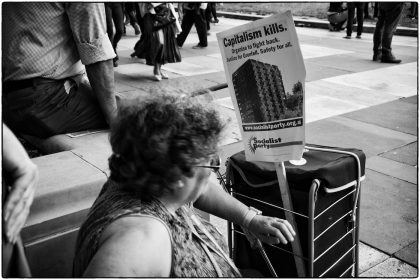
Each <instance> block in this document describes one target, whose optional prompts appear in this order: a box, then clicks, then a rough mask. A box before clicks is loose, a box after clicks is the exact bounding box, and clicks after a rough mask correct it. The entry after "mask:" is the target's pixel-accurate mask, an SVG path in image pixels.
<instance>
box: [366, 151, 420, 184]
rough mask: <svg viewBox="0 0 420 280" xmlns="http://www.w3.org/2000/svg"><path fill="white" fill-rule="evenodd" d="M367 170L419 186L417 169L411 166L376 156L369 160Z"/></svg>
mask: <svg viewBox="0 0 420 280" xmlns="http://www.w3.org/2000/svg"><path fill="white" fill-rule="evenodd" d="M366 168H369V169H370V170H374V171H376V172H379V173H382V174H386V175H388V176H391V177H394V178H397V179H400V180H403V181H407V182H409V183H412V184H417V168H416V167H414V166H411V165H407V164H404V163H400V162H397V161H393V160H390V159H387V158H383V157H380V156H374V157H370V158H368V159H367V162H366Z"/></svg>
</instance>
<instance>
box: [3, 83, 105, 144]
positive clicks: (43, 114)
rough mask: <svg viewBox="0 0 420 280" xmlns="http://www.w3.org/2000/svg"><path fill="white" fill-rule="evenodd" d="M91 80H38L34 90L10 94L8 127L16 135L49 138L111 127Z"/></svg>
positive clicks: (4, 100)
mask: <svg viewBox="0 0 420 280" xmlns="http://www.w3.org/2000/svg"><path fill="white" fill-rule="evenodd" d="M92 96H93V93H92V88H91V87H90V84H89V82H88V81H87V79H84V80H83V82H82V83H81V84H79V86H77V85H76V82H75V81H73V80H72V79H66V80H59V81H55V80H47V79H34V83H33V87H29V88H25V89H22V90H18V91H15V92H11V93H8V94H6V96H5V97H3V102H4V103H3V104H4V106H6V107H7V108H8V111H7V112H4V118H5V122H6V124H8V123H9V124H11V125H12V127H13V128H11V129H12V130H14V132H17V133H23V134H28V135H33V136H37V137H41V138H47V137H50V136H53V135H56V134H62V133H69V132H75V131H83V130H87V129H103V128H106V127H108V125H107V123H106V121H105V117H104V115H103V113H102V110H101V109H100V107H99V104H98V102H97V101H96V99H94V98H93V97H92Z"/></svg>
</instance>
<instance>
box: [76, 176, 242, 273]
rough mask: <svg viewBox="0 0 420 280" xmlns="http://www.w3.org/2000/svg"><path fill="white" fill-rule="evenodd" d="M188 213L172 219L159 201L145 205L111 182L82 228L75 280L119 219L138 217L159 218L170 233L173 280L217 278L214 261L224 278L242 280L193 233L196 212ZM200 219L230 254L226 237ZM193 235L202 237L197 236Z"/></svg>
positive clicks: (180, 211)
mask: <svg viewBox="0 0 420 280" xmlns="http://www.w3.org/2000/svg"><path fill="white" fill-rule="evenodd" d="M185 209H187V208H186V207H185V208H183V209H178V210H177V211H176V212H175V215H172V214H171V213H169V212H168V210H167V209H166V208H165V206H164V205H163V204H162V203H161V202H160V201H158V200H157V199H152V200H151V201H142V200H141V199H139V198H138V197H135V196H134V195H133V194H131V193H129V192H127V191H124V190H122V189H121V188H120V187H118V185H117V184H116V183H115V182H112V181H111V180H109V181H108V182H107V183H105V185H104V186H103V188H102V190H101V193H100V194H99V196H98V198H97V199H96V201H95V202H94V204H93V206H92V208H91V209H90V212H89V214H88V217H87V220H86V221H85V222H84V223H83V225H82V226H81V228H80V231H79V235H78V238H77V243H76V253H75V258H74V263H73V276H74V277H81V276H82V275H83V273H84V271H85V270H86V268H87V266H88V265H89V263H90V261H91V260H92V258H93V257H94V255H95V254H96V252H97V251H98V249H99V240H100V238H101V234H102V232H103V231H104V229H105V228H106V227H107V226H108V225H110V224H111V223H112V222H114V221H115V220H117V219H118V218H121V217H125V216H136V215H137V216H148V217H153V218H157V219H158V220H160V221H161V222H163V223H164V224H165V225H166V227H167V229H168V230H169V231H170V236H171V243H172V267H171V273H170V277H217V276H218V275H217V272H216V269H217V268H215V266H214V265H213V263H212V261H213V262H216V263H217V265H218V268H220V269H219V273H220V271H221V272H222V274H223V275H222V276H223V277H241V275H240V274H239V272H237V270H236V269H233V268H232V266H231V265H229V262H228V261H227V260H226V259H225V258H224V257H223V254H220V252H216V251H217V250H214V248H215V247H216V248H217V246H211V244H212V242H211V241H210V239H209V238H208V237H207V235H205V234H204V233H203V231H202V230H201V229H200V227H197V226H195V225H193V227H194V228H193V229H192V228H191V226H189V225H192V224H193V223H192V220H191V217H190V214H191V213H188V212H187V211H193V210H192V209H189V208H188V210H187V211H185ZM198 218H199V217H198ZM199 219H200V221H201V223H202V225H203V226H204V227H205V229H206V230H207V231H208V232H209V233H210V235H211V236H212V237H213V238H214V240H215V241H216V242H217V243H218V245H219V246H220V247H219V248H222V249H223V250H224V252H225V253H226V252H227V246H226V243H225V242H224V239H223V236H222V235H221V234H220V233H219V232H218V231H217V229H216V228H215V227H214V226H213V225H212V224H210V223H209V222H207V221H205V220H204V219H201V218H199ZM193 231H195V233H196V234H198V235H199V236H198V237H197V235H196V234H193ZM203 241H204V242H203ZM203 243H207V244H210V246H209V247H212V248H213V250H212V249H211V248H210V249H208V247H206V246H203ZM204 247H206V248H204ZM209 254H210V256H209ZM139 265H141V264H139Z"/></svg>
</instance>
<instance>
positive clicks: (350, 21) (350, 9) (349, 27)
mask: <svg viewBox="0 0 420 280" xmlns="http://www.w3.org/2000/svg"><path fill="white" fill-rule="evenodd" d="M354 9H355V5H354V3H351V2H349V3H347V10H348V18H347V29H346V32H347V36H351V33H352V32H353V20H354Z"/></svg>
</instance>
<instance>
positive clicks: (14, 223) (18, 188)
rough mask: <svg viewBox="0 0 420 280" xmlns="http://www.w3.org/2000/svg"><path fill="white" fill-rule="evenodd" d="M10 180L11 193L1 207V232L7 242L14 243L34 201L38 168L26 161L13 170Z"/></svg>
mask: <svg viewBox="0 0 420 280" xmlns="http://www.w3.org/2000/svg"><path fill="white" fill-rule="evenodd" d="M12 178H13V183H12V185H11V191H10V194H9V196H8V197H7V199H6V202H5V204H4V207H3V213H4V223H3V227H4V228H3V231H4V232H5V233H6V236H7V238H8V240H9V242H11V243H15V242H16V240H17V237H18V235H19V233H20V231H21V229H22V228H23V226H24V224H25V222H26V218H27V217H28V215H29V209H30V207H31V205H32V201H33V200H34V194H35V186H36V184H37V182H38V168H37V167H36V165H35V164H33V163H32V162H31V161H26V163H25V164H24V163H22V165H21V166H19V168H17V169H16V170H14V172H13V173H12Z"/></svg>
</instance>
